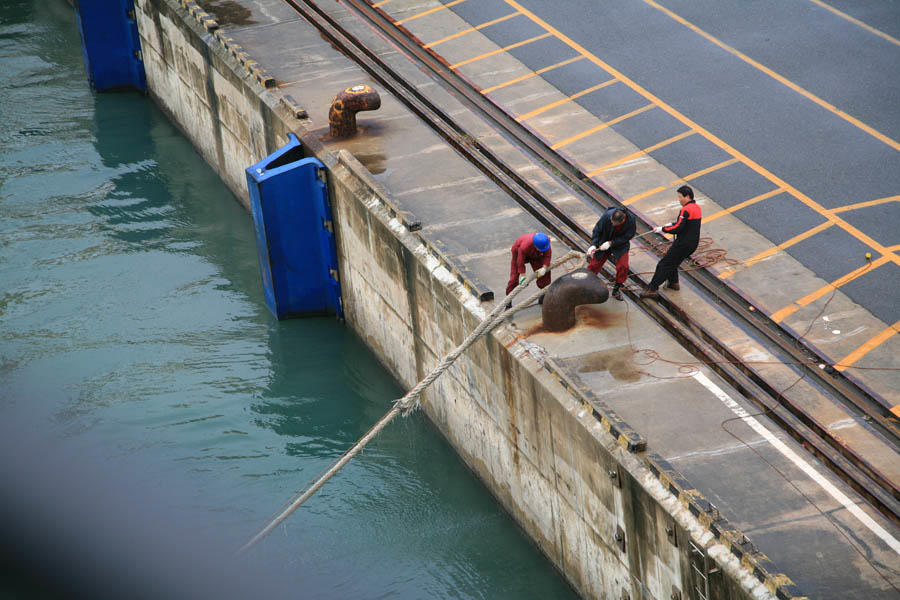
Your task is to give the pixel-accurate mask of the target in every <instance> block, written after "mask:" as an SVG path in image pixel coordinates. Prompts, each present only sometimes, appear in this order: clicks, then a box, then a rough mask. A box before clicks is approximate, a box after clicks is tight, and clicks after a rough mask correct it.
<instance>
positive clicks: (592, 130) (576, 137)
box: [550, 79, 653, 150]
mask: <svg viewBox="0 0 900 600" xmlns="http://www.w3.org/2000/svg"><path fill="white" fill-rule="evenodd" d="M613 81H615V79H613ZM651 108H653V105H652V104H648V105H646V106H642V107H641V108H638V109H635V110H633V111H631V112H630V113H626V114H624V115H621V116H619V117H616V118H615V119H612V120H610V121H606V122H605V123H601V124H600V125H597V126H596V127H591V128H590V129H588V130H587V131H582V132H581V133H579V134H577V135H573V136H572V137H570V138H566V139H564V140H562V141H561V142H557V143H555V144H554V145H552V146H550V149H551V150H558V149H559V148H562V147H563V146H566V145H568V144H571V143H572V142H577V141H578V140H580V139H582V138H585V137H587V136H589V135H591V134H592V133H597V132H598V131H601V130H603V129H606V128H607V127H609V126H610V125H615V124H616V123H621V122H622V121H624V120H625V119H630V118H631V117H633V116H634V115H639V114H641V113H642V112H644V111H646V110H650V109H651Z"/></svg>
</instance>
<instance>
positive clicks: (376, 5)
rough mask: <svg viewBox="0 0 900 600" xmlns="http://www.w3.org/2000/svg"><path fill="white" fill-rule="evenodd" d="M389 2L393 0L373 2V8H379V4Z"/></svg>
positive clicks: (382, 4)
mask: <svg viewBox="0 0 900 600" xmlns="http://www.w3.org/2000/svg"><path fill="white" fill-rule="evenodd" d="M388 2H391V0H381V2H376V3H375V4H373V5H372V8H378V7H379V6H384V5H385V4H387V3H388Z"/></svg>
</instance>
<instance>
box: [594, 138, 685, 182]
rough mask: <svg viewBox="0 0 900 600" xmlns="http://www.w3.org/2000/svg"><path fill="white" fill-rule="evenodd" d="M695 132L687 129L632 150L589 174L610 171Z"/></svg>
mask: <svg viewBox="0 0 900 600" xmlns="http://www.w3.org/2000/svg"><path fill="white" fill-rule="evenodd" d="M694 133H696V132H695V131H693V130H691V129H688V130H687V131H682V132H681V133H679V134H678V135H673V136H672V137H670V138H669V139H667V140H663V141H661V142H657V143H655V144H653V145H652V146H650V147H649V148H644V149H643V150H638V151H637V152H632V153H631V154H629V155H628V156H623V157H622V158H620V159H618V160H614V161H612V162H611V163H607V164H605V165H603V166H602V167H600V168H597V169H594V170H593V171H591V172H590V173H587V176H588V177H593V176H594V175H599V174H600V173H602V172H603V171H608V170H609V169H612V168H613V167H618V166H619V165H621V164H624V163H627V162H628V161H630V160H634V159H635V158H638V157H639V156H644V155H646V154H649V153H651V152H653V151H654V150H659V149H660V148H662V147H663V146H668V145H669V144H674V143H675V142H677V141H678V140H683V139H684V138H686V137H688V136H689V135H693V134H694Z"/></svg>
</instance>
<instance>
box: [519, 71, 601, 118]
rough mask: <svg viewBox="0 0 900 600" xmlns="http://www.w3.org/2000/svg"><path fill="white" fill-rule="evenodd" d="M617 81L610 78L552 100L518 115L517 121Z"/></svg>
mask: <svg viewBox="0 0 900 600" xmlns="http://www.w3.org/2000/svg"><path fill="white" fill-rule="evenodd" d="M615 82H616V80H615V79H610V80H609V81H604V82H603V83H598V84H597V85H593V86H591V87H589V88H588V89H586V90H581V91H580V92H578V93H577V94H572V95H571V96H569V97H567V98H563V99H562V100H557V101H556V102H551V103H550V104H545V105H544V106H542V107H540V108H536V109H534V110H533V111H531V112H527V113H525V114H524V115H519V116H518V117H516V121H518V122H519V123H521V122H522V121H525V120H527V119H530V118H531V117H535V116H537V115H539V114H541V113H543V112H547V111H548V110H550V109H551V108H556V107H557V106H562V105H563V104H566V103H567V102H571V101H572V100H577V99H578V98H581V97H582V96H586V95H588V94H590V93H591V92H596V91H597V90H599V89H600V88H605V87H606V86H608V85H612V84H614V83H615Z"/></svg>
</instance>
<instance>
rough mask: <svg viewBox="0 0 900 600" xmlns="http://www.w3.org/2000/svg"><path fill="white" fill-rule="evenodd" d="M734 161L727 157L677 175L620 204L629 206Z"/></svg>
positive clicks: (734, 159) (734, 160) (731, 163)
mask: <svg viewBox="0 0 900 600" xmlns="http://www.w3.org/2000/svg"><path fill="white" fill-rule="evenodd" d="M736 162H737V159H736V158H729V159H728V160H723V161H722V162H720V163H719V164H717V165H713V166H711V167H706V168H705V169H700V170H699V171H695V172H693V173H691V174H690V175H685V176H684V177H679V178H678V179H675V180H674V181H672V182H671V183H669V184H668V185H661V186H659V187H655V188H653V189H652V190H647V191H646V192H642V193H640V194H637V195H635V196H632V197H630V198H628V199H626V200H625V201H623V202H622V204H624V205H625V206H629V205H631V204H634V203H635V202H637V201H638V200H643V199H644V198H646V197H648V196H652V195H653V194H656V193H658V192H661V191H663V190H667V189H670V188H673V187H675V186H676V185H678V184H679V183H686V182H688V181H690V180H692V179H696V178H697V177H703V176H704V175H706V174H708V173H712V172H713V171H717V170H719V169H722V168H724V167H727V166H728V165H733V164H734V163H736Z"/></svg>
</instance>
